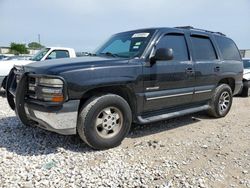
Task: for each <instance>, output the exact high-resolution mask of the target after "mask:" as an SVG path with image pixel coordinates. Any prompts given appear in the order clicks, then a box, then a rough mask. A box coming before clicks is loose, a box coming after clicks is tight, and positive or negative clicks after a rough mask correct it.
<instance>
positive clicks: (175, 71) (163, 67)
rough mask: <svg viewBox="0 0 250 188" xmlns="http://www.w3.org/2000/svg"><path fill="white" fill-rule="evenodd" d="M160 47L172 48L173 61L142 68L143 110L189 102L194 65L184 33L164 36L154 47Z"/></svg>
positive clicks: (168, 107)
mask: <svg viewBox="0 0 250 188" xmlns="http://www.w3.org/2000/svg"><path fill="white" fill-rule="evenodd" d="M159 48H172V49H173V52H174V58H173V60H169V61H156V63H155V64H153V65H152V66H144V68H143V72H144V93H145V101H144V110H145V111H154V110H161V109H164V110H166V109H170V108H173V107H178V106H182V105H185V104H188V103H190V102H191V101H192V96H193V92H194V78H195V77H194V65H193V62H192V61H191V60H190V55H189V50H188V48H187V42H186V37H185V35H184V33H166V34H164V35H163V36H162V37H161V38H160V39H159V42H158V43H157V44H156V49H159ZM156 49H155V50H156Z"/></svg>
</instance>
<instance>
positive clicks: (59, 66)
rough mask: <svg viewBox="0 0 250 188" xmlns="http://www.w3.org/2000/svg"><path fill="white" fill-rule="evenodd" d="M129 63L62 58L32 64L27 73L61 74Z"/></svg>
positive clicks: (110, 59) (113, 59)
mask: <svg viewBox="0 0 250 188" xmlns="http://www.w3.org/2000/svg"><path fill="white" fill-rule="evenodd" d="M125 62H128V59H124V58H113V57H97V56H86V57H77V58H62V59H55V60H46V61H38V62H34V63H30V64H29V65H26V66H25V71H28V72H34V73H37V74H59V73H61V72H68V71H71V70H75V69H85V68H95V67H103V66H110V65H111V64H112V65H114V64H116V65H119V64H121V63H125Z"/></svg>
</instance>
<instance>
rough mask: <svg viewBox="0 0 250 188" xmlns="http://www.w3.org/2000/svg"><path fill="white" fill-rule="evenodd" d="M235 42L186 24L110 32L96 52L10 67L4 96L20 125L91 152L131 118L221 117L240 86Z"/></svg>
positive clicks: (121, 132) (110, 141)
mask: <svg viewBox="0 0 250 188" xmlns="http://www.w3.org/2000/svg"><path fill="white" fill-rule="evenodd" d="M242 76H243V64H242V60H241V57H240V53H239V50H238V48H237V46H236V45H235V43H234V42H233V41H232V40H231V39H230V38H228V37H226V36H225V35H224V34H222V33H219V32H212V31H206V30H201V29H195V28H192V27H176V28H149V29H140V30H135V31H128V32H123V33H118V34H115V35H113V36H112V37H111V38H110V39H109V40H108V41H107V42H106V43H104V44H103V45H102V46H101V47H100V48H99V49H98V50H97V51H96V52H95V53H88V56H86V57H81V58H73V59H59V60H49V61H46V62H36V63H31V64H29V65H27V66H24V67H14V68H13V69H12V70H11V72H10V74H9V77H8V80H7V85H6V87H7V99H8V102H9V105H10V107H11V108H12V109H13V110H15V111H16V114H17V116H18V117H19V119H20V120H21V121H22V123H23V124H26V125H30V124H35V125H37V126H39V127H41V128H44V129H47V130H49V131H54V132H57V133H60V134H65V135H68V134H77V133H78V134H79V135H80V137H81V138H82V139H83V140H84V141H85V142H86V143H87V144H88V145H89V146H91V147H93V148H95V149H106V148H111V147H115V146H117V145H119V144H120V143H121V141H122V140H123V139H124V137H125V136H126V135H127V133H128V132H129V129H130V126H131V123H132V122H135V123H141V124H145V123H152V122H156V121H159V120H164V119H168V118H173V117H176V116H182V115H185V114H189V113H194V112H198V111H203V110H206V111H208V112H209V114H210V115H212V116H214V117H217V118H218V117H223V116H225V115H226V114H227V113H228V112H229V110H230V107H231V105H232V96H233V95H235V94H237V93H238V92H239V91H240V89H241V87H242Z"/></svg>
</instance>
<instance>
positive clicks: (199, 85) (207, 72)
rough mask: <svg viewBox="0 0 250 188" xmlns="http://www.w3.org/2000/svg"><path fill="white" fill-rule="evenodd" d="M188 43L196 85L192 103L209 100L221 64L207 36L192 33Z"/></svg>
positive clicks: (210, 39)
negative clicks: (189, 44) (190, 47)
mask: <svg viewBox="0 0 250 188" xmlns="http://www.w3.org/2000/svg"><path fill="white" fill-rule="evenodd" d="M190 41H191V45H192V57H193V61H194V69H195V83H196V84H195V93H194V98H193V102H201V101H206V100H208V99H210V98H211V94H212V91H213V89H214V88H215V87H216V83H218V79H219V74H220V71H221V62H220V60H219V57H218V54H217V53H216V50H215V46H214V44H213V42H212V41H213V39H212V38H210V36H209V35H201V34H196V33H193V34H191V35H190Z"/></svg>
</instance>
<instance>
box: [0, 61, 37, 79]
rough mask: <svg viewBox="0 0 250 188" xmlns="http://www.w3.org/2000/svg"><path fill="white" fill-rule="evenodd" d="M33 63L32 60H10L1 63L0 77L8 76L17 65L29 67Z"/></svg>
mask: <svg viewBox="0 0 250 188" xmlns="http://www.w3.org/2000/svg"><path fill="white" fill-rule="evenodd" d="M31 62H32V61H30V60H9V61H1V62H0V66H1V68H0V76H7V75H8V74H9V72H10V70H11V69H12V68H13V67H14V66H15V65H19V66H21V65H27V64H29V63H31Z"/></svg>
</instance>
